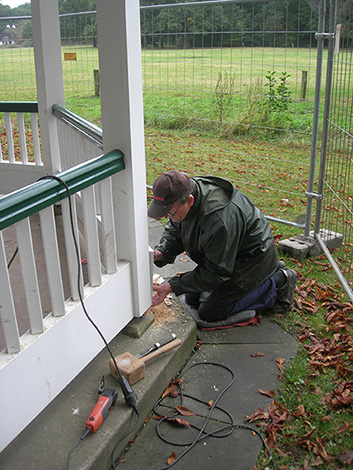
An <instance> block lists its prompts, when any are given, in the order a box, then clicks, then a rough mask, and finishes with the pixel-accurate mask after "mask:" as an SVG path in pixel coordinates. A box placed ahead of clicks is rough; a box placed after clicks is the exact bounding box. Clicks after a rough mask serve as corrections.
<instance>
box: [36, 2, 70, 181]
mask: <svg viewBox="0 0 353 470" xmlns="http://www.w3.org/2000/svg"><path fill="white" fill-rule="evenodd" d="M31 9H32V30H33V45H34V59H35V67H36V80H37V95H38V108H39V109H38V111H39V123H40V132H41V142H42V152H43V162H44V165H45V166H46V167H49V168H51V172H52V173H56V172H58V171H59V170H61V165H60V153H59V140H58V132H57V127H56V124H57V123H56V118H55V117H54V116H53V115H52V105H53V104H54V103H59V104H61V105H65V94H64V82H63V71H62V62H61V45H60V26H59V12H58V2H57V1H53V0H50V1H48V0H32V1H31Z"/></svg>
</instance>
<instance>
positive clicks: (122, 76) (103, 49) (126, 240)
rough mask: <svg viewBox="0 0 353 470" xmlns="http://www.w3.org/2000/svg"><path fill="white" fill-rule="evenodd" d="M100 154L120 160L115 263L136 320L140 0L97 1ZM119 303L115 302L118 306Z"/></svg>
mask: <svg viewBox="0 0 353 470" xmlns="http://www.w3.org/2000/svg"><path fill="white" fill-rule="evenodd" d="M97 21H98V48H99V64H100V84H101V106H102V128H103V147H104V152H109V151H110V150H112V149H114V148H118V149H120V150H121V151H122V152H123V153H124V155H125V165H126V169H125V170H124V171H122V172H120V173H118V174H117V175H116V176H114V178H113V197H114V206H115V224H116V231H117V252H118V259H126V260H128V261H130V262H131V264H132V282H133V288H134V292H133V295H134V308H135V312H134V314H135V316H141V315H142V314H143V313H144V311H146V310H147V308H148V307H149V306H150V305H151V283H150V270H149V255H148V220H147V198H146V171H145V151H144V125H143V97H142V66H141V36H140V7H139V0H97ZM118 300H119V299H117V301H118Z"/></svg>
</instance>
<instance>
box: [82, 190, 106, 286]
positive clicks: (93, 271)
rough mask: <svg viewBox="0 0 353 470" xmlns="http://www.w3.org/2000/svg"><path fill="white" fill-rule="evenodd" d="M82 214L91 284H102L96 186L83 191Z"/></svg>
mask: <svg viewBox="0 0 353 470" xmlns="http://www.w3.org/2000/svg"><path fill="white" fill-rule="evenodd" d="M82 216H83V225H84V233H85V240H86V250H87V266H88V276H89V282H90V284H91V286H99V285H101V284H102V273H101V266H100V254H99V242H98V229H97V217H96V203H95V197H94V186H90V187H88V188H86V189H84V190H83V191H82Z"/></svg>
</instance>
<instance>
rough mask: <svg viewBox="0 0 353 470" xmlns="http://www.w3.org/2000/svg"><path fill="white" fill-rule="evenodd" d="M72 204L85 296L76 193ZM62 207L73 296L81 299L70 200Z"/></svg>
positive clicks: (81, 283) (65, 200) (64, 201)
mask: <svg viewBox="0 0 353 470" xmlns="http://www.w3.org/2000/svg"><path fill="white" fill-rule="evenodd" d="M71 205H72V215H73V224H74V233H75V237H76V242H77V247H78V257H79V263H80V272H81V275H80V290H81V294H82V296H83V274H82V267H81V253H80V246H79V233H78V227H77V214H76V204H75V196H74V195H73V196H72V198H71ZM61 207H62V211H63V224H64V235H65V247H66V257H67V266H68V271H69V278H70V288H71V297H72V300H79V294H78V282H77V281H78V277H77V274H78V272H77V268H78V263H77V253H76V248H75V245H74V240H73V235H72V228H71V217H70V208H69V200H68V199H64V200H63V201H62V203H61Z"/></svg>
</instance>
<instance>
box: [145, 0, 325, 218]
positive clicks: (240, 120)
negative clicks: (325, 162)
mask: <svg viewBox="0 0 353 470" xmlns="http://www.w3.org/2000/svg"><path fill="white" fill-rule="evenodd" d="M211 3H212V4H211ZM293 5H294V4H293V2H292V3H291V6H290V5H289V3H288V2H280V1H277V2H267V1H262V2H258V1H257V2H255V1H252V2H251V1H244V2H239V1H234V2H227V3H225V2H217V1H213V2H195V3H193V4H191V3H188V4H187V5H180V4H179V5H164V6H155V7H150V6H146V7H143V6H142V7H141V33H142V62H143V80H144V107H145V123H146V133H145V135H146V158H147V171H148V174H147V179H148V183H150V184H151V183H152V181H153V179H154V178H155V176H156V175H157V174H159V173H161V172H163V171H165V170H168V169H172V168H176V169H180V170H184V171H187V172H188V173H190V174H192V175H194V174H216V175H220V176H224V177H226V178H229V179H230V180H232V181H233V182H234V183H235V184H236V185H237V186H238V187H239V188H240V189H241V190H243V191H245V192H246V193H247V194H249V195H250V197H252V199H253V200H255V201H256V203H257V204H258V205H259V206H260V207H261V208H262V209H263V211H264V212H265V213H266V214H267V215H268V216H273V217H276V218H279V219H283V220H291V221H295V220H297V219H300V218H301V217H300V216H301V215H302V214H303V213H305V205H306V199H305V196H304V193H305V190H306V189H307V188H306V185H307V182H308V176H307V175H308V173H309V170H308V168H309V163H310V162H309V160H310V140H311V132H312V119H313V107H314V92H315V79H316V40H315V38H314V34H315V31H316V28H317V22H318V15H317V12H316V11H315V10H314V9H312V8H311V7H310V5H309V3H308V2H307V1H306V0H305V1H300V0H299V1H298V2H295V8H293Z"/></svg>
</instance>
